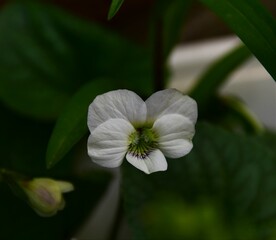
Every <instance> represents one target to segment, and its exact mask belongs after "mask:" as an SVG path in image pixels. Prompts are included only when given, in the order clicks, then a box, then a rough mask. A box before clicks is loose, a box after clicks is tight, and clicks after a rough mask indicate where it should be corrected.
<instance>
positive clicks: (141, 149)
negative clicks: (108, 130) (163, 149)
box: [128, 127, 158, 159]
mask: <svg viewBox="0 0 276 240" xmlns="http://www.w3.org/2000/svg"><path fill="white" fill-rule="evenodd" d="M157 140H158V136H157V134H156V133H155V132H154V131H153V130H152V129H151V128H146V127H140V128H137V129H136V130H135V132H133V133H132V134H130V136H129V145H128V152H129V153H130V154H131V155H132V156H134V157H136V158H139V159H145V158H146V157H148V156H149V154H150V153H151V152H152V151H153V150H154V149H156V148H157V145H158V141H157Z"/></svg>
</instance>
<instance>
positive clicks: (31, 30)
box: [0, 3, 76, 119]
mask: <svg viewBox="0 0 276 240" xmlns="http://www.w3.org/2000/svg"><path fill="white" fill-rule="evenodd" d="M24 4H25V3H24ZM24 4H14V5H7V6H6V7H4V8H3V9H2V11H1V13H0V35H1V36H2V37H1V39H0V51H1V56H0V77H1V81H0V98H1V100H2V101H4V102H5V104H7V105H8V106H10V107H11V108H14V109H16V110H18V111H19V112H20V113H24V114H27V115H32V116H34V117H40V118H46V119H47V118H53V117H54V116H56V115H57V114H58V112H59V110H60V109H61V108H62V106H63V104H64V103H65V102H66V101H67V100H68V96H69V94H70V92H71V91H72V90H73V89H74V88H75V87H76V83H75V82H74V81H72V78H70V77H69V74H70V73H69V72H68V70H66V71H65V68H64V65H66V64H65V63H68V62H69V60H68V59H71V58H72V57H71V56H70V54H71V52H70V49H68V46H67V45H66V43H65V42H64V39H62V37H61V36H60V35H59V33H58V32H57V30H56V29H55V28H54V27H53V26H52V22H51V20H49V19H46V18H45V17H46V16H45V14H42V15H41V16H40V17H39V18H38V17H37V16H35V12H34V10H33V9H32V8H30V7H28V4H26V6H25V5H24ZM48 20H49V21H48ZM45 29H47V30H48V34H47V35H46V33H45ZM68 69H70V68H68Z"/></svg>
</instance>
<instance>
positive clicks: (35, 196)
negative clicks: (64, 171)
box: [19, 178, 74, 217]
mask: <svg viewBox="0 0 276 240" xmlns="http://www.w3.org/2000/svg"><path fill="white" fill-rule="evenodd" d="M19 185H20V187H21V188H22V189H23V191H24V192H25V194H26V196H27V198H28V203H29V205H30V206H31V207H32V208H33V209H34V210H35V211H36V212H37V213H38V214H39V215H40V216H43V217H50V216H53V215H55V214H56V213H57V211H59V210H62V209H63V208H64V206H65V201H64V199H63V195H62V194H63V193H66V192H70V191H73V190H74V186H73V185H72V184H71V183H69V182H65V181H56V180H54V179H50V178H34V179H32V180H30V181H26V180H25V181H20V182H19Z"/></svg>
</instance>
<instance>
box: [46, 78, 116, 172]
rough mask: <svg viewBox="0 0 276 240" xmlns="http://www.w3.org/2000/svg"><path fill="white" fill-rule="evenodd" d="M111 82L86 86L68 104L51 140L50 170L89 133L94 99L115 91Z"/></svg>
mask: <svg viewBox="0 0 276 240" xmlns="http://www.w3.org/2000/svg"><path fill="white" fill-rule="evenodd" d="M114 86H116V84H115V83H114V82H113V81H111V80H106V79H98V80H94V81H93V82H90V83H88V84H86V85H84V86H83V87H82V88H81V89H80V90H79V91H77V93H76V94H75V95H74V96H73V97H72V99H71V100H70V101H69V102H68V104H67V106H66V107H65V108H64V110H63V111H62V113H61V114H60V116H59V118H58V120H57V122H56V125H55V128H54V130H53V132H52V135H51V138H50V140H49V144H48V149H47V154H46V164H47V167H48V168H51V167H53V166H54V165H55V164H56V163H57V162H59V161H60V160H61V159H62V158H63V157H64V156H65V155H66V154H67V153H68V152H69V151H70V150H71V148H72V147H73V146H74V145H75V144H76V143H77V142H78V141H79V140H80V139H81V138H82V137H83V136H84V135H85V134H86V133H87V132H88V128H87V112H88V106H89V104H90V103H91V102H92V101H93V99H94V98H95V97H96V96H97V95H99V94H102V93H105V92H107V91H110V90H113V89H114V88H115V87H114Z"/></svg>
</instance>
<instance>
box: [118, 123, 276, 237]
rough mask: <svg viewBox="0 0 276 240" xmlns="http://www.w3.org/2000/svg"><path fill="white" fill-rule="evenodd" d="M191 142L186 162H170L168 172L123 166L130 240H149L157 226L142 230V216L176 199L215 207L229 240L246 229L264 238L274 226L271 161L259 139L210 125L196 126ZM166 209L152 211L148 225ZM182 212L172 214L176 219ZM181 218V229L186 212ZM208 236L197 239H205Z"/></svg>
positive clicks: (275, 182)
mask: <svg viewBox="0 0 276 240" xmlns="http://www.w3.org/2000/svg"><path fill="white" fill-rule="evenodd" d="M193 142H194V148H193V150H192V152H191V153H190V154H189V155H187V157H184V158H181V159H168V165H169V169H168V171H166V172H158V173H154V174H151V175H145V174H144V173H142V172H140V171H139V170H137V169H135V168H134V167H133V166H131V165H130V164H128V163H124V165H123V181H122V183H123V186H122V187H123V194H124V201H125V209H126V214H127V217H128V219H129V224H130V226H131V228H132V231H133V236H134V237H133V239H152V238H150V236H151V233H150V230H149V229H151V228H150V226H152V225H151V224H157V222H146V225H145V222H144V221H145V219H144V217H145V216H143V215H142V213H147V211H146V212H145V209H149V207H150V206H153V205H155V206H157V205H156V204H158V200H160V199H162V198H163V197H164V196H174V197H176V198H177V199H180V200H181V201H183V204H184V206H185V205H188V206H189V208H190V209H191V208H197V206H198V204H199V205H200V204H201V203H202V202H205V201H207V202H210V203H214V206H215V207H216V209H217V210H215V211H218V212H219V214H220V218H221V221H219V222H221V223H223V229H221V230H223V232H224V234H225V235H227V236H229V239H244V234H245V232H244V231H245V230H244V229H247V230H246V231H250V232H251V231H252V233H254V235H253V236H254V237H255V239H264V238H265V237H268V236H269V235H270V234H271V233H272V231H273V227H271V226H272V225H273V224H274V223H275V221H276V205H275V201H276V193H275V188H276V174H275V172H276V171H275V170H276V162H275V160H276V158H275V155H273V154H272V152H269V151H267V147H266V145H264V144H262V143H261V142H260V141H259V140H258V138H257V137H247V136H241V135H237V134H234V133H230V132H227V131H225V130H223V129H221V128H219V127H214V126H212V125H208V124H201V123H199V124H198V125H197V132H196V135H195V138H194V141H193ZM161 196H163V197H162V198H161ZM149 204H150V205H149ZM212 206H213V205H212ZM165 207H166V205H164V206H163V208H162V207H160V210H156V211H151V212H150V213H151V214H154V216H153V218H152V219H153V220H154V219H156V218H158V219H165V218H166V217H165V216H164V215H162V211H164V210H161V209H164V208H165ZM184 209H185V208H184ZM183 211H184V210H181V209H179V210H175V211H174V212H175V214H176V215H177V214H179V213H181V212H183ZM196 212H197V211H195V213H196ZM176 215H175V216H174V217H176V218H177V216H176ZM181 217H182V218H183V219H184V220H183V221H184V222H182V224H185V222H187V221H186V220H187V219H185V214H184V212H183V215H182V216H181ZM195 217H196V216H195ZM181 221H182V220H181ZM188 222H189V221H188ZM239 226H246V228H244V229H243V228H239ZM273 226H275V225H273ZM155 227H156V225H155ZM178 227H179V226H178ZM185 227H187V226H183V228H185ZM213 227H218V228H219V227H221V226H220V225H218V226H213ZM205 229H208V228H205ZM159 230H160V235H162V234H164V235H166V231H167V229H166V228H164V227H162V226H159ZM213 230H214V229H213ZM147 231H149V232H147ZM208 231H209V230H208ZM210 231H211V230H210ZM225 231H226V232H225ZM171 232H173V231H171ZM248 234H249V233H248ZM250 234H251V233H250ZM206 236H207V235H205V236H203V237H201V238H199V239H202V240H203V239H208V238H207V237H206ZM250 236H251V235H250ZM204 237H206V238H204ZM171 239H174V238H173V236H172V237H171ZM175 239H177V238H175ZM189 239H198V238H196V236H193V238H189ZM253 239H254V238H253Z"/></svg>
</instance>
